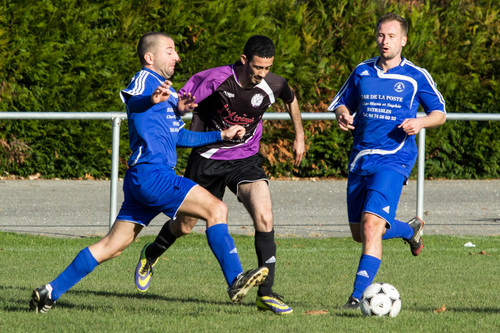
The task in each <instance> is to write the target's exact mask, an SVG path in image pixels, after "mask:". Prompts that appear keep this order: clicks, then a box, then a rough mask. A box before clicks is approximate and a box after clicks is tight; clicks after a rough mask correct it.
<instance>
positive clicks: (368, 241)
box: [344, 170, 404, 308]
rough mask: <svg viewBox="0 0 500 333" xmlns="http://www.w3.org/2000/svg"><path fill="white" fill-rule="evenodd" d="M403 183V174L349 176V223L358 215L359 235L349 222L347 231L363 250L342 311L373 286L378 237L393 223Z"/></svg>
mask: <svg viewBox="0 0 500 333" xmlns="http://www.w3.org/2000/svg"><path fill="white" fill-rule="evenodd" d="M403 182H404V176H403V175H401V174H399V173H397V172H395V171H390V170H389V171H379V172H376V173H375V174H373V175H370V176H359V175H354V174H350V175H349V180H348V191H347V194H348V200H347V201H348V212H349V220H350V221H356V220H357V219H358V218H359V214H360V213H361V225H360V226H359V234H358V228H356V227H354V226H353V224H352V223H351V230H353V238H354V239H356V240H358V237H359V236H360V238H361V242H362V244H363V247H362V254H361V258H360V261H359V265H358V270H357V273H356V278H355V280H354V290H353V293H352V294H351V297H350V298H349V301H348V302H347V303H346V305H345V306H344V307H345V308H358V307H359V302H358V301H359V299H360V298H361V295H362V293H363V292H364V290H365V289H366V288H367V287H368V286H369V285H370V284H372V283H373V279H374V278H375V275H376V274H377V272H378V269H379V267H380V263H381V260H382V237H383V236H384V234H385V233H386V228H390V227H391V223H393V222H394V217H395V215H396V209H397V206H398V201H399V196H400V194H401V189H402V186H403Z"/></svg>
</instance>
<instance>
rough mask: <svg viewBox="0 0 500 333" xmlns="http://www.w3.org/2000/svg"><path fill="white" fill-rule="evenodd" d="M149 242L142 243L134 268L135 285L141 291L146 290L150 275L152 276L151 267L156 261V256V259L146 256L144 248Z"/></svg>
mask: <svg viewBox="0 0 500 333" xmlns="http://www.w3.org/2000/svg"><path fill="white" fill-rule="evenodd" d="M151 244H152V243H147V244H146V245H144V247H143V248H142V251H141V255H140V257H139V262H138V263H137V266H136V268H135V276H134V279H135V286H136V287H137V290H139V291H140V292H142V293H145V292H146V291H147V290H148V288H149V285H150V283H151V277H152V276H153V268H154V267H155V265H156V263H157V262H158V258H156V260H151V259H149V258H146V249H147V248H148V246H149V245H151Z"/></svg>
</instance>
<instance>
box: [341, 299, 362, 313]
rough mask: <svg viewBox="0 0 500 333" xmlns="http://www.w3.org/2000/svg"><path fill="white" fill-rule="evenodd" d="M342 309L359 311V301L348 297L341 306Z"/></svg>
mask: <svg viewBox="0 0 500 333" xmlns="http://www.w3.org/2000/svg"><path fill="white" fill-rule="evenodd" d="M343 308H344V309H349V310H357V309H359V299H357V298H356V297H352V296H349V300H348V301H347V303H345V304H344V306H343Z"/></svg>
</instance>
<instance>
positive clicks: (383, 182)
mask: <svg viewBox="0 0 500 333" xmlns="http://www.w3.org/2000/svg"><path fill="white" fill-rule="evenodd" d="M405 181H406V177H405V176H404V175H402V174H400V173H399V172H397V171H394V170H390V169H389V170H379V171H377V172H375V173H374V174H371V175H368V176H366V175H365V176H360V175H357V174H354V173H352V172H350V173H349V177H348V180H347V215H348V218H349V223H360V222H361V215H362V213H363V212H367V213H372V214H375V215H377V216H379V217H381V218H383V219H384V220H386V221H387V223H388V224H389V227H390V224H391V222H392V221H394V218H395V217H396V210H397V208H398V203H399V197H400V196H401V191H402V189H403V185H404V183H405Z"/></svg>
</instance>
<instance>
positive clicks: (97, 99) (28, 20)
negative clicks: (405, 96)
mask: <svg viewBox="0 0 500 333" xmlns="http://www.w3.org/2000/svg"><path fill="white" fill-rule="evenodd" d="M386 11H394V12H396V13H398V14H401V15H403V16H405V17H406V18H407V20H408V22H409V25H410V31H409V36H408V45H407V46H406V47H405V49H404V54H403V55H404V56H406V57H408V59H410V60H411V61H412V62H413V63H415V64H416V65H418V66H421V67H424V68H426V69H427V70H428V71H429V72H430V73H431V74H432V76H433V78H434V80H435V81H436V83H437V85H438V88H439V90H440V91H441V93H442V94H443V96H444V97H445V99H446V102H447V111H448V112H449V113H453V112H471V113H495V112H497V111H498V106H497V104H496V102H497V101H498V100H500V89H499V82H498V76H499V70H500V61H499V54H500V50H499V45H500V21H499V20H498V16H499V14H500V8H499V5H498V1H497V0H475V1H473V0H465V1H464V0H440V1H422V0H420V1H394V0H377V1H368V2H363V1H352V0H340V1H319V0H314V1H303V0H277V1H267V2H264V1H260V0H259V1H257V0H246V1H243V0H222V1H215V0H208V1H198V0H196V1H180V0H170V1H160V0H151V1H138V0H134V1H122V0H105V1H101V2H93V1H76V0H60V1H53V0H40V1H37V2H29V1H26V0H21V1H12V0H10V1H9V0H4V1H3V5H2V6H1V7H0V53H1V54H2V57H0V111H59V112H65V111H89V112H93V111H101V112H102V111H124V110H125V109H124V106H123V104H122V103H121V101H120V98H119V94H118V93H119V91H120V90H121V89H123V88H124V87H125V86H126V85H127V83H128V82H129V80H130V78H131V77H132V76H133V74H134V73H135V72H136V71H138V70H139V69H140V65H139V62H138V59H137V56H136V54H135V48H136V44H137V41H138V39H139V38H140V36H142V35H143V34H144V33H146V32H149V31H153V30H157V31H165V32H167V33H168V34H170V35H171V36H172V37H173V38H174V39H175V41H176V44H177V46H178V49H179V54H180V57H181V59H182V62H181V63H179V64H178V66H177V69H176V70H177V74H176V76H175V77H174V86H175V87H176V88H180V87H181V86H182V85H183V83H184V82H185V81H186V80H187V79H188V78H189V77H190V76H191V75H192V74H194V73H196V72H198V71H200V70H203V69H207V68H211V67H215V66H220V65H223V64H228V63H232V62H234V61H235V60H237V59H238V58H239V55H240V54H241V52H242V48H243V45H244V43H245V41H246V40H247V39H248V37H250V36H251V35H254V34H265V35H268V36H269V37H271V38H272V39H273V40H274V41H275V43H276V50H277V54H276V57H275V63H274V65H273V71H274V72H275V73H277V74H280V75H282V76H284V77H285V78H286V79H287V80H288V81H289V83H290V85H291V86H292V87H293V88H294V90H295V92H296V94H297V97H298V99H299V103H300V105H301V109H302V111H303V112H325V111H326V107H327V106H328V104H329V103H330V101H331V100H332V98H333V97H334V96H335V94H336V93H337V91H338V90H339V89H340V87H341V86H342V84H343V83H344V82H345V80H346V79H347V77H348V76H349V74H350V73H351V71H352V70H353V69H354V67H355V66H356V65H357V64H358V63H360V62H361V61H363V60H365V59H367V58H369V57H372V56H375V55H377V51H376V47H375V41H374V35H375V24H376V20H377V17H378V16H380V15H381V14H383V13H384V12H386ZM280 109H281V108H280V106H279V105H278V106H276V107H273V110H272V111H280ZM290 127H291V125H290V124H289V123H283V124H279V123H277V122H271V123H269V124H266V131H267V132H266V133H265V135H264V139H263V141H262V151H263V152H267V153H268V154H266V157H267V159H266V161H265V166H266V169H267V171H268V173H269V175H270V176H275V177H282V176H285V177H288V176H292V175H295V176H299V177H324V176H327V177H345V175H346V169H347V157H348V150H349V147H350V144H351V143H350V139H351V138H350V135H349V134H346V133H341V131H339V130H338V129H337V127H336V124H335V123H334V122H333V123H332V124H326V123H325V122H311V123H308V124H306V134H308V138H307V144H308V148H309V150H308V152H307V156H306V157H305V159H304V161H303V163H302V165H301V167H300V168H295V169H294V168H293V166H292V162H291V159H290V156H291V155H290V152H291V147H292V141H293V134H292V133H290ZM499 130H500V123H499V122H490V123H481V122H479V123H474V122H467V121H460V122H451V121H450V122H448V123H447V124H445V125H444V126H443V127H442V128H439V129H437V130H431V131H428V132H427V147H428V149H427V151H428V153H427V157H428V164H427V165H428V168H427V170H426V171H427V177H434V178H438V177H445V178H491V177H495V178H496V177H498V176H499V174H500V164H499V163H498V160H499V158H500V157H499V155H500V150H499V149H498V146H499V143H498V137H499V133H500V131H499ZM110 136H111V131H110V124H108V123H106V122H103V121H91V122H84V121H82V122H79V121H74V122H67V121H64V122H56V121H50V122H47V121H14V120H6V121H5V120H4V121H0V172H1V175H3V174H5V173H10V174H17V175H20V176H28V175H30V174H34V173H40V174H42V176H43V177H61V178H80V177H84V176H85V175H86V174H88V175H90V176H91V177H96V178H104V177H108V176H109V172H110V168H109V164H110V163H109V158H110V153H109V149H110V148H111V144H110ZM127 138H128V133H127V128H126V125H125V126H123V128H122V141H121V145H120V146H121V151H120V161H121V164H120V170H121V173H123V171H124V170H125V169H126V160H127V155H128V153H129V151H128V142H127ZM277 144H279V146H280V147H281V153H280V154H281V155H279V158H273V156H272V155H270V153H271V152H275V151H277V146H276V145H277ZM283 149H286V150H287V152H284V151H282V150H283ZM180 156H181V160H180V161H179V165H180V169H182V166H183V165H185V157H186V156H187V153H186V151H182V152H181V153H180Z"/></svg>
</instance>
